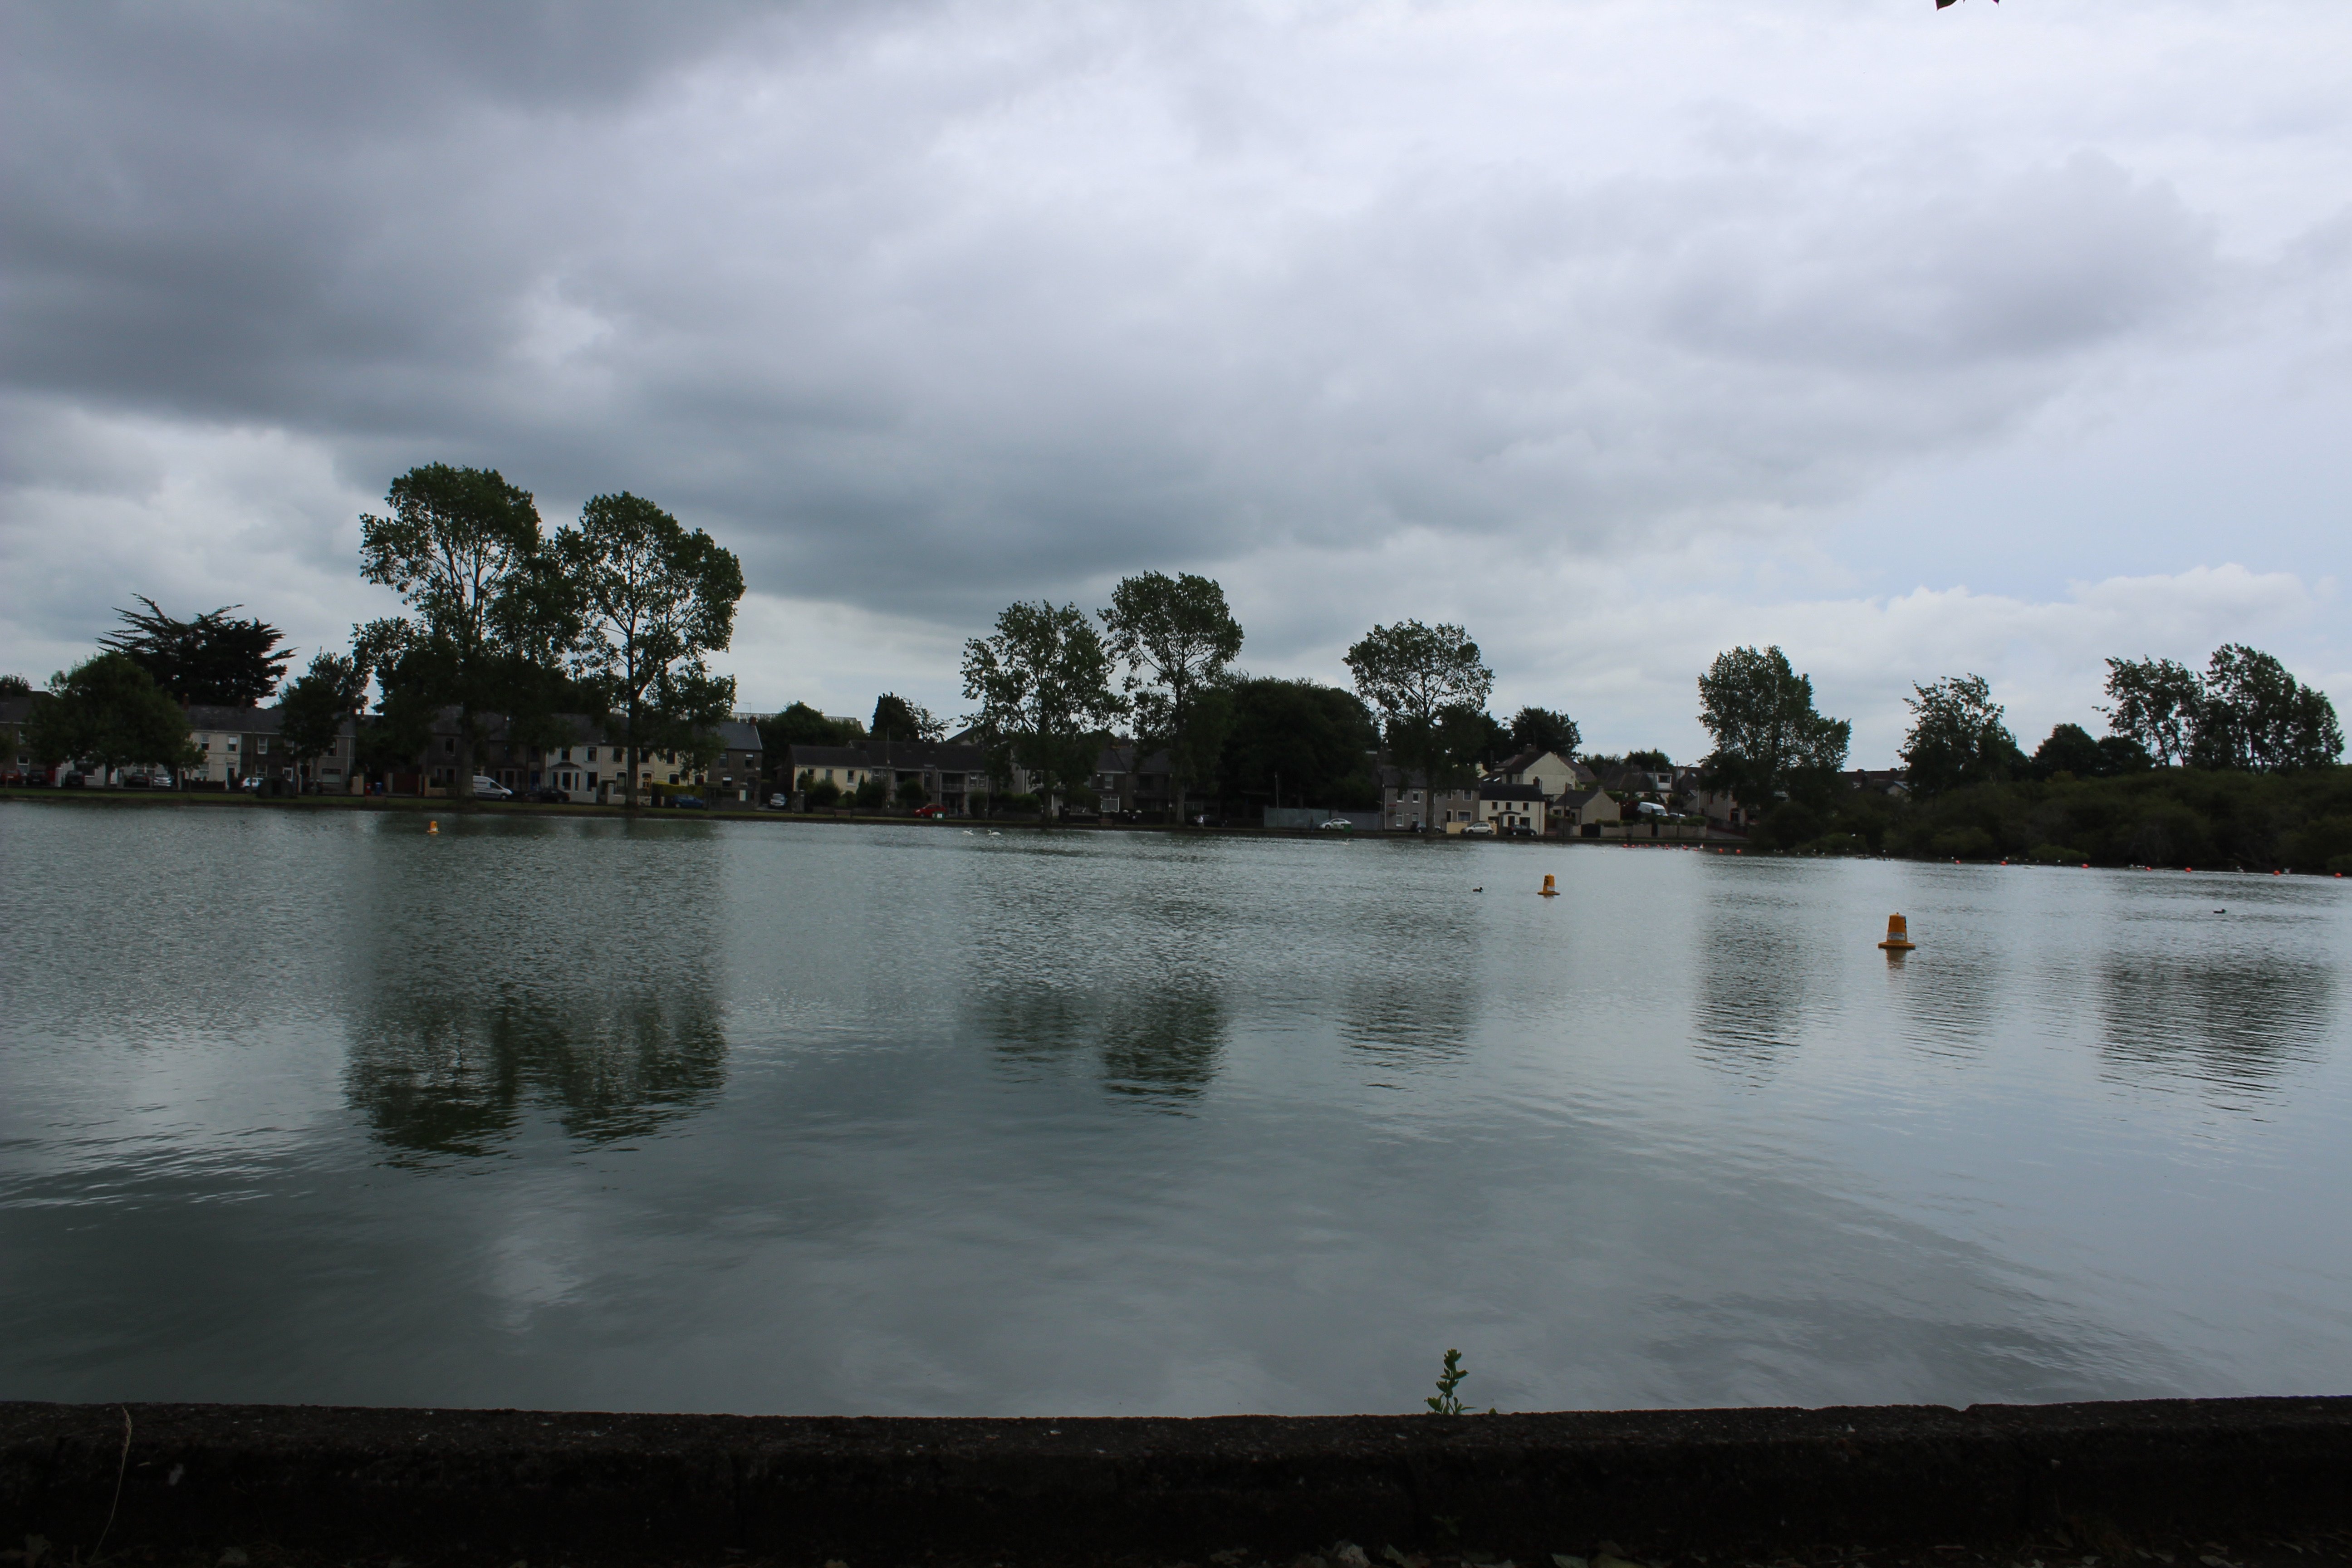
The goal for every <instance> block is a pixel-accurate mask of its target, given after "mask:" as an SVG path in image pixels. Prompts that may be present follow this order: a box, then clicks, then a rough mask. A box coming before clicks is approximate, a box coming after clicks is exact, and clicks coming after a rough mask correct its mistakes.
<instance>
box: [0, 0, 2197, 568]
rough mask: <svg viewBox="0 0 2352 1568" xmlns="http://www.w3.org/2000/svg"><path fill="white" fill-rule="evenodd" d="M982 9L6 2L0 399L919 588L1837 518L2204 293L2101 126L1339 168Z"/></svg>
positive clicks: (1267, 107)
mask: <svg viewBox="0 0 2352 1568" xmlns="http://www.w3.org/2000/svg"><path fill="white" fill-rule="evenodd" d="M1007 15H1008V16H1012V17H1013V21H1012V24H1011V25H1010V26H1005V27H1003V29H1001V30H1000V29H997V28H993V27H992V26H990V25H989V16H987V15H986V14H982V13H975V12H972V11H968V10H960V9H955V8H947V7H929V6H925V7H913V6H909V7H899V8H887V7H886V8H880V9H875V10H867V9H864V8H848V7H845V8H836V9H832V10H806V11H793V10H781V11H777V10H753V9H730V8H725V7H711V8H701V7H687V8H670V9H661V10H650V9H645V8H620V7H614V8H609V9H607V8H600V7H576V6H553V5H538V6H513V7H505V6H491V7H478V6H449V7H383V6H370V5H354V6H347V7H335V6H292V5H285V6H278V5H268V6H264V5H249V6H226V7H201V8H188V9H171V8H158V7H152V6H144V5H142V6H117V7H108V6H89V7H75V8H71V9H61V8H47V9H44V8H34V7H26V8H20V9H18V10H16V12H14V13H13V15H12V20H11V22H10V24H9V30H10V37H11V47H10V49H9V55H10V58H11V61H12V63H11V65H10V66H9V67H8V72H9V79H10V87H9V91H8V100H9V104H10V108H9V109H8V110H7V118H8V121H9V122H10V132H9V134H8V136H7V150H6V152H5V154H0V156H4V157H5V182H6V184H5V198H4V199H5V204H6V208H7V211H8V213H9V215H10V216H9V222H8V224H7V225H6V227H5V235H0V247H5V249H0V268H5V290H6V293H5V299H6V310H5V338H0V357H5V367H6V369H5V374H6V376H7V378H8V380H9V382H10V384H11V385H12V388H13V390H15V391H16V392H17V393H19V394H32V395H46V396H53V397H62V398H68V399H74V400H79V401H82V402H86V403H89V404H94V405H120V406H128V407H133V408H138V409H142V410H147V411H151V412H155V413H159V414H163V415H167V416H174V417H181V418H188V419H195V420H203V421H215V422H220V423H225V424H232V425H234V424H244V423H260V424H267V425H270V426H283V427H287V428H290V429H294V430H298V431H302V432H305V433H309V434H312V435H315V436H318V437H323V438H326V439H328V440H330V441H331V442H332V443H333V444H334V445H335V447H336V449H337V450H338V451H339V452H341V454H342V455H343V458H344V460H345V462H346V464H347V465H349V466H350V467H352V468H353V469H354V470H355V471H357V470H364V469H365V468H367V466H368V465H369V464H371V463H373V465H374V467H375V468H377V469H379V470H381V471H382V472H383V476H384V477H389V474H390V473H392V472H394V471H397V469H398V468H401V467H404V466H405V465H406V464H407V463H408V462H411V461H415V460H421V459H424V458H451V459H459V460H467V461H478V462H488V463H496V464H499V465H500V466H502V467H504V468H507V469H508V470H509V473H510V474H513V475H516V476H517V477H522V478H525V479H527V480H528V482H530V483H532V484H534V485H535V486H536V487H537V488H539V489H541V490H542V491H543V492H548V493H552V494H557V495H568V496H572V497H577V496H580V495H584V494H585V493H588V492H589V491H592V490H595V489H612V488H621V487H627V488H631V489H637V490H639V491H641V492H645V493H650V494H654V495H656V496H657V497H659V498H661V499H662V500H665V501H666V502H667V503H668V504H670V505H672V506H673V507H674V508H675V509H677V510H681V511H684V512H688V513H691V514H694V515H697V516H698V518H700V519H702V520H705V521H711V522H713V523H714V524H716V525H719V526H721V527H723V528H724V529H726V530H727V531H730V533H732V534H734V535H736V536H737V538H738V539H739V541H740V543H741V545H742V546H743V548H744V552H745V554H746V556H747V559H748V560H749V562H750V563H751V567H752V571H753V575H754V581H755V583H757V584H762V585H768V586H772V587H776V588H780V589H781V588H785V587H788V586H793V587H797V588H798V589H799V590H800V591H803V592H809V591H814V592H818V593H821V594H824V595H829V596H838V597H842V598H845V599H849V600H852V601H855V602H866V603H881V602H890V603H897V604H901V605H907V604H913V605H926V606H930V607H935V608H940V609H945V608H949V607H951V606H956V605H961V604H962V603H963V602H965V601H967V600H971V599H973V598H974V597H975V596H976V597H977V598H979V599H991V598H1002V597H1003V595H1005V594H1006V593H1008V592H1019V591H1024V590H1027V589H1030V588H1033V587H1034V586H1035V585H1037V584H1040V583H1041V582H1064V583H1066V582H1071V581H1077V580H1083V579H1085V578H1087V577H1089V576H1091V575H1095V574H1100V573H1103V572H1108V571H1113V570H1117V569H1118V568H1120V567H1121V566H1124V565H1129V564H1132V563H1134V561H1135V560H1136V557H1137V554H1138V552H1139V549H1140V550H1143V551H1145V552H1148V553H1150V555H1152V556H1153V557H1155V558H1157V559H1160V560H1164V561H1171V562H1185V563H1189V562H1199V561H1212V560H1219V559H1227V558H1231V557H1233V556H1234V555H1237V554H1244V553H1247V552H1249V551H1250V550H1252V549H1254V548H1256V547H1259V546H1262V545H1265V544H1266V543H1268V542H1285V543H1307V544H1325V545H1335V546H1336V545H1342V544H1361V543H1364V542H1368V541H1371V542H1376V541H1378V540H1380V539H1381V538H1383V537H1387V536H1390V535H1392V534H1394V533H1397V532H1399V531H1409V530H1433V531H1439V532H1442V533H1449V534H1457V535H1462V536H1465V537H1501V536H1510V535H1515V534H1521V533H1525V532H1528V531H1541V532H1542V533H1543V535H1544V536H1545V537H1547V538H1548V539H1550V540H1552V541H1554V542H1556V543H1557V544H1558V545H1559V547H1561V548H1565V549H1569V550H1575V549H1578V548H1581V547H1589V546H1593V545H1597V544H1598V543H1599V542H1601V541H1604V540H1606V539H1607V538H1609V537H1610V536H1612V535H1613V534H1615V533H1617V532H1618V531H1622V530H1623V529H1625V528H1628V527H1639V528H1642V529H1645V530H1663V531H1668V532H1672V531H1675V530H1677V529H1681V530H1687V529H1691V528H1701V527H1704V526H1706V525H1707V524H1708V523H1709V522H1710V521H1719V520H1720V519H1722V518H1723V517H1724V516H1725V515H1726V514H1727V513H1738V512H1741V511H1743V510H1747V511H1753V510H1757V509H1758V508H1759V505H1761V506H1768V507H1769V506H1786V505H1792V504H1801V503H1803V502H1806V501H1809V500H1818V499H1821V498H1823V497H1832V496H1835V495H1837V494H1840V493H1843V492H1844V491H1845V490H1847V489H1851V488H1852V487H1853V485H1855V484H1856V483H1858V482H1860V481H1861V480H1862V479H1864V478H1866V477H1867V476H1868V475H1870V474H1872V473H1875V472H1878V471H1882V470H1883V469H1884V468H1885V467H1886V466H1887V465H1888V464H1889V463H1890V462H1892V461H1895V460H1896V459H1898V458H1900V457H1902V456H1904V455H1906V454H1913V453H1916V452H1919V451H1923V450H1932V449H1936V448H1938V447H1943V446H1946V445H1948V444H1950V443H1952V442H1954V441H1955V440H1957V439H1960V438H1962V437H1966V436H1967V435H1969V433H1972V432H1981V431H1982V430H1984V429H1986V428H1989V427H1990V426H1997V425H1998V424H2000V422H2001V421H2003V420H2004V419H2007V418H2009V417H2011V416H2013V415H2014V414H2015V413H2016V411H2017V410H2019V409H2020V408H2021V407H2024V406H2028V405H2031V404H2032V402H2034V401H2035V400H2036V399H2037V398H2038V397H2039V396H2040V395H2042V394H2043V393H2044V392H2045V391H2046V390H2047V389H2048V388H2049V387H2050V386H2052V385H2053V384H2056V382H2057V381H2058V379H2059V378H2061V377H2063V375H2064V374H2066V371H2067V367H2068V365H2069V363H2070V362H2071V361H2072V360H2073V359H2074V358H2075V357H2077V356H2079V355H2080V354H2082V353H2084V352H2087V351H2090V350H2093V349H2095V348H2096V347H2098V346H2099V345H2100V344H2102V343H2103V342H2109V341H2112V340H2114V339H2116V338H2117V337H2119V336H2122V335H2125V334H2129V333H2131V332H2134V331H2139V330H2143V329H2145V328H2147V327H2148V326H2149V325H2150V324H2151V323H2154V322H2158V321H2162V320H2163V319H2165V318H2166V316H2167V315H2168V313H2169V312H2172V311H2174V310H2177V309H2178V308H2179V306H2180V305H2181V304H2182V303H2183V301H2184V300H2189V299H2192V298H2193V297H2195V296H2196V295H2198V294H2199V293H2200V290H2204V289H2210V287H2211V286H2212V279H2213V277H2214V273H2215V260H2214V250H2213V244H2212V239H2211V236H2210V232H2209V226H2207V225H2206V224H2204V223H2202V222H2201V221H2200V219H2199V218H2198V217H2197V216H2195V215H2193V214H2192V213H2190V212H2189V210H2187V209H2186V208H2185V207H2184V205H2182V203H2181V202H2180V201H2179V198H2178V197H2177V196H2176V195H2173V194H2172V193H2171V192H2170V191H2169V190H2168V188H2166V187H2164V186H2162V185H2160V184H2151V183H2148V182H2145V181H2140V180H2136V179H2134V178H2133V177H2132V176H2130V175H2129V174H2126V172H2125V171H2124V170H2123V169H2121V168H2119V167H2118V166H2117V165H2116V164H2115V163H2113V162H2112V161H2110V160H2108V159H2106V158H2105V157H2103V156H2101V155H2099V154H2097V153H2075V154H2074V155H2072V156H2070V157H2068V158H2067V159H2065V160H2063V161H2061V162H2057V163H2050V164H2046V165H2044V166H2041V167H2036V168H2032V169H2029V170H2026V171H2024V172H2021V173H2008V174H1989V173H1984V172H1980V171H1976V170H1972V169H1970V168H1969V167H1967V166H1965V165H1964V164H1957V163H1956V164H1955V165H1954V166H1950V167H1938V166H1937V163H1935V162H1934V160H1933V159H1932V158H1927V157H1923V156H1919V155H1915V156H1912V157H1910V158H1907V159H1902V158H1886V159H1882V160H1879V161H1878V163H1877V165H1876V166H1873V165H1872V163H1871V162H1870V161H1868V160H1862V161H1859V163H1858V164H1857V161H1856V160H1855V159H1853V157H1852V156H1851V155H1850V154H1846V153H1831V152H1825V151H1824V149H1822V147H1821V146H1819V145H1817V144H1807V143H1802V142H1801V143H1799V144H1796V145H1790V146H1778V147H1776V146H1774V145H1771V144H1769V142H1766V143H1764V144H1761V145H1742V146H1740V147H1739V148H1738V150H1737V152H1736V153H1724V154H1722V155H1718V156H1714V157H1709V156H1706V154H1705V153H1703V152H1702V153H1696V154H1694V155H1692V156H1689V157H1686V158H1685V159H1683V160H1681V161H1680V162H1679V163H1677V164H1676V165H1675V166H1672V167H1660V168H1654V169H1648V170H1638V171H1628V170H1626V169H1623V168H1622V167H1617V166H1614V165H1613V164H1612V161H1611V160H1609V159H1608V158H1606V157H1602V158H1599V159H1595V158H1592V157H1591V156H1590V155H1586V156H1582V157H1578V156H1563V155H1562V154H1563V152H1564V151H1565V150H1564V149H1563V148H1562V147H1561V146H1559V145H1557V144H1546V143H1543V142H1535V143H1531V144H1529V145H1527V146H1524V147H1521V148H1517V149H1508V150H1503V151H1501V152H1498V151H1496V150H1495V149H1489V148H1468V149H1465V148H1463V147H1459V146H1451V145H1447V144H1444V142H1433V143H1431V144H1429V145H1424V146H1418V147H1416V146H1412V145H1411V144H1409V143H1408V144H1405V145H1402V146H1401V147H1400V148H1399V149H1398V150H1397V152H1396V153H1395V154H1394V155H1393V156H1392V157H1388V158H1382V157H1380V156H1377V155H1374V154H1370V153H1361V152H1358V153H1345V152H1344V151H1343V152H1341V153H1331V152H1330V151H1329V150H1328V149H1327V148H1324V147H1322V146H1320V145H1319V144H1318V138H1321V137H1325V136H1329V137H1332V138H1334V139H1335V140H1339V141H1344V140H1345V139H1347V138H1348V137H1349V136H1350V135H1354V134H1357V133H1358V132H1357V131H1356V130H1355V128H1354V127H1355V124H1356V123H1359V122H1360V121H1361V120H1362V118H1363V117H1364V116H1365V115H1366V114H1367V112H1368V110H1367V105H1366V104H1365V103H1364V102H1363V101H1362V100H1361V99H1360V97H1359V96H1357V95H1356V94H1355V92H1354V91H1353V89H1345V88H1341V89H1329V96H1328V99H1327V100H1325V101H1322V102H1317V101H1312V100H1308V101H1303V102H1302V101H1298V100H1284V99H1283V98H1282V97H1281V95H1280V94H1279V93H1278V92H1277V91H1276V88H1277V86H1278V85H1279V84H1277V83H1276V82H1274V81H1272V80H1269V79H1267V78H1266V77H1265V74H1264V73H1257V74H1253V73H1252V72H1251V71H1250V70H1248V69H1246V68H1236V67H1235V65H1234V59H1233V58H1232V55H1231V54H1230V53H1225V52H1220V51H1218V50H1215V49H1211V48H1208V47H1192V46H1189V45H1187V44H1186V43H1185V41H1184V39H1183V33H1184V31H1185V29H1184V28H1183V27H1181V26H1176V25H1172V24H1169V23H1156V24H1155V23H1147V22H1144V21H1142V20H1139V19H1137V18H1135V17H1132V16H1123V15H1122V14H1120V13H1118V12H1115V11H1081V12H1076V13H1073V14H1072V20H1071V21H1070V22H1068V23H1067V24H1066V25H1055V24H1050V23H1048V22H1046V21H1045V20H1044V19H1043V18H1041V17H1040V16H1038V15H1037V14H1036V13H1034V12H1013V13H1007ZM1191 15H1192V16H1194V17H1195V19H1202V18H1209V19H1214V18H1217V17H1219V16H1222V17H1223V21H1224V22H1225V23H1226V25H1227V26H1229V27H1232V28H1234V29H1238V30H1239V31H1240V32H1242V33H1244V34H1248V33H1251V32H1253V31H1263V30H1265V27H1266V24H1265V22H1264V21H1263V19H1262V18H1260V19H1256V20H1252V19H1251V17H1252V16H1254V14H1250V13H1236V14H1222V13H1213V12H1199V13H1192V14H1191ZM1251 41H1252V40H1251V39H1249V38H1247V37H1244V38H1242V39H1241V40H1239V42H1238V43H1237V44H1236V45H1235V46H1234V47H1236V48H1240V47H1247V46H1248V45H1249V44H1250V42H1251ZM1526 129H1528V130H1530V131H1538V132H1539V131H1541V130H1542V126H1541V125H1540V122H1539V121H1538V122H1536V123H1533V124H1530V125H1529V126H1528V127H1526ZM1825 162H1826V163H1832V164H1835V165H1838V166H1839V167H1840V168H1841V169H1843V168H1845V167H1846V166H1847V165H1856V166H1854V167H1853V169H1852V173H1851V177H1850V178H1848V179H1843V180H1841V181H1840V182H1839V184H1837V186H1836V190H1835V195H1834V199H1832V197H1831V196H1830V195H1828V194H1826V193H1825V190H1824V187H1823V185H1822V181H1821V178H1820V174H1821V169H1822V165H1823V163H1825Z"/></svg>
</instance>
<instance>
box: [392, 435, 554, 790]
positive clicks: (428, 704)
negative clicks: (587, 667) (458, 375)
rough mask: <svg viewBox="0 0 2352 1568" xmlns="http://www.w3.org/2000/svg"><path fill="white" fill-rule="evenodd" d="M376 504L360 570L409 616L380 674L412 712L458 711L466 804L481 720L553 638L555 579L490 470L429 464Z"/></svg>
mask: <svg viewBox="0 0 2352 1568" xmlns="http://www.w3.org/2000/svg"><path fill="white" fill-rule="evenodd" d="M383 499H384V507H385V511H384V515H383V516H381V517H379V516H375V515H373V514H364V515H362V517H361V518H360V574H361V575H362V576H363V577H365V578H366V579H367V580H368V581H369V582H371V583H380V584H383V585H384V586H385V587H388V588H390V589H392V590H394V592H395V593H397V594H399V595H400V596H401V598H402V599H403V600H404V602H405V603H406V605H407V606H408V609H409V616H408V632H407V634H406V636H405V637H404V639H403V647H402V648H401V651H400V656H399V657H398V658H395V659H394V660H393V661H392V663H391V664H390V665H388V666H387V667H386V670H385V673H387V674H389V675H390V676H392V677H393V678H394V680H398V681H401V682H403V686H402V691H403V695H404V698H405V699H406V700H407V702H408V704H409V705H410V706H411V707H412V708H439V707H454V708H455V709H456V710H457V728H458V735H459V742H458V744H459V752H460V755H459V763H460V764H461V765H459V766H458V767H457V771H456V772H457V776H456V780H455V791H456V793H457V795H461V796H469V795H472V794H473V793H474V771H475V769H476V768H477V767H478V766H479V765H480V763H481V762H482V760H483V759H482V755H481V752H482V734H481V728H480V719H481V716H482V715H483V714H484V713H486V712H490V711H494V710H506V709H511V708H513V707H514V706H516V703H515V701H514V699H515V698H516V696H517V694H518V687H519V682H518V677H519V676H520V677H523V678H524V679H525V681H526V682H528V683H529V684H525V685H523V687H522V690H523V692H524V694H525V695H528V694H529V692H530V687H531V685H535V684H536V682H535V679H533V678H534V677H535V676H536V675H537V674H539V673H541V672H539V671H537V670H536V669H534V668H533V666H534V663H535V660H536V659H539V658H544V657H546V652H547V649H546V647H545V645H546V644H547V643H549V642H550V641H553V642H561V641H562V640H563V639H562V637H561V636H555V637H550V636H549V635H548V629H547V623H548V622H549V620H550V617H551V611H552V610H554V609H556V608H557V607H558V606H559V605H561V602H562V586H561V582H562V580H561V578H560V577H558V576H557V574H555V573H554V572H553V571H552V570H551V566H552V562H551V558H550V557H549V555H548V553H547V549H546V541H545V539H544V537H543V536H542V535H541V531H540V521H539V508H538V506H537V505H536V504H535V503H534V502H533V501H532V500H531V497H530V491H528V490H525V489H518V488H517V487H515V486H513V485H510V484H509V483H508V482H507V481H506V479H505V477H504V476H502V475H501V474H499V472H498V471H497V470H496V469H494V468H452V467H450V466H449V465H448V464H446V463H428V464H426V465H425V466H424V467H422V468H411V469H410V470H409V471H408V472H406V473H404V474H403V475H401V476H400V478H398V479H394V480H393V481H392V487H391V489H388V490H386V491H385V492H384V498H383ZM555 618H556V619H557V620H558V621H560V620H561V616H555ZM385 686H386V699H387V700H388V701H389V700H391V699H392V694H393V690H394V687H393V684H392V682H390V681H387V682H386V683H385Z"/></svg>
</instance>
